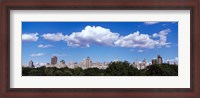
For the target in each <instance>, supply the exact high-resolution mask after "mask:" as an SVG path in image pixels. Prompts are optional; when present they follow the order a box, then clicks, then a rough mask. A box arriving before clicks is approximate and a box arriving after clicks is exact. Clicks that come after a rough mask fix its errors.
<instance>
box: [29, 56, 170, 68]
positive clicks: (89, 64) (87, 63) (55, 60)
mask: <svg viewBox="0 0 200 98" xmlns="http://www.w3.org/2000/svg"><path fill="white" fill-rule="evenodd" d="M168 63H169V62H168ZM108 64H109V62H92V60H91V59H90V57H87V58H85V59H84V60H83V61H81V62H80V63H78V62H68V63H67V64H66V63H65V61H64V60H61V61H60V62H58V58H57V57H56V56H53V57H52V58H51V63H47V64H44V65H43V66H46V67H57V68H62V67H69V68H76V67H81V68H82V69H87V68H95V67H96V68H99V69H106V68H107V67H108ZM161 64H163V59H162V57H161V56H160V55H158V56H157V58H154V59H152V61H151V62H149V63H148V62H147V61H146V59H144V60H142V62H139V61H137V60H136V61H135V62H133V64H132V66H134V67H136V68H138V69H144V68H146V67H147V66H149V65H161ZM29 67H32V68H33V67H36V66H34V64H33V61H32V60H31V61H30V62H29ZM37 67H38V66H37Z"/></svg>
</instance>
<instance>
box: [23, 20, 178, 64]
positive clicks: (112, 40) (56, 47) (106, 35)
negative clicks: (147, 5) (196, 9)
mask: <svg viewBox="0 0 200 98" xmlns="http://www.w3.org/2000/svg"><path fill="white" fill-rule="evenodd" d="M158 54H160V55H161V56H162V57H163V59H164V60H165V61H166V60H170V61H173V60H177V59H178V22H22V64H28V62H29V61H30V60H33V62H40V63H50V60H51V57H52V56H54V55H55V56H57V57H58V61H60V60H65V61H66V62H69V61H73V62H80V61H82V60H83V59H84V58H86V57H87V56H89V57H90V58H91V59H92V61H94V62H96V61H100V62H103V61H113V60H121V61H124V60H127V61H129V62H131V63H132V62H134V61H135V60H136V59H137V60H138V61H142V60H143V59H144V58H145V59H146V60H147V61H148V62H151V59H152V58H155V57H156V56H157V55H158Z"/></svg>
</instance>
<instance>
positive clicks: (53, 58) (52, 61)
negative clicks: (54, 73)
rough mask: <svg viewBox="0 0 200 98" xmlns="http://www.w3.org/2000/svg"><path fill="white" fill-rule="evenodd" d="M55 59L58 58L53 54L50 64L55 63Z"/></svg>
mask: <svg viewBox="0 0 200 98" xmlns="http://www.w3.org/2000/svg"><path fill="white" fill-rule="evenodd" d="M57 60H58V58H57V57H56V56H53V57H52V58H51V64H52V65H55V64H57Z"/></svg>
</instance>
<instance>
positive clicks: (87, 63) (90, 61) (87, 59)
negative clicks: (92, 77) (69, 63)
mask: <svg viewBox="0 0 200 98" xmlns="http://www.w3.org/2000/svg"><path fill="white" fill-rule="evenodd" d="M85 66H86V67H87V68H89V67H91V66H92V60H91V59H90V57H87V58H86V59H85Z"/></svg>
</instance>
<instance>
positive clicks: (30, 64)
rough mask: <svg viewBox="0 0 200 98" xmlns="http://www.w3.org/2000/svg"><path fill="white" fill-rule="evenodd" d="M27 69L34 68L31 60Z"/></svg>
mask: <svg viewBox="0 0 200 98" xmlns="http://www.w3.org/2000/svg"><path fill="white" fill-rule="evenodd" d="M29 67H31V68H34V67H35V66H34V65H33V61H32V60H31V61H30V62H29Z"/></svg>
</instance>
